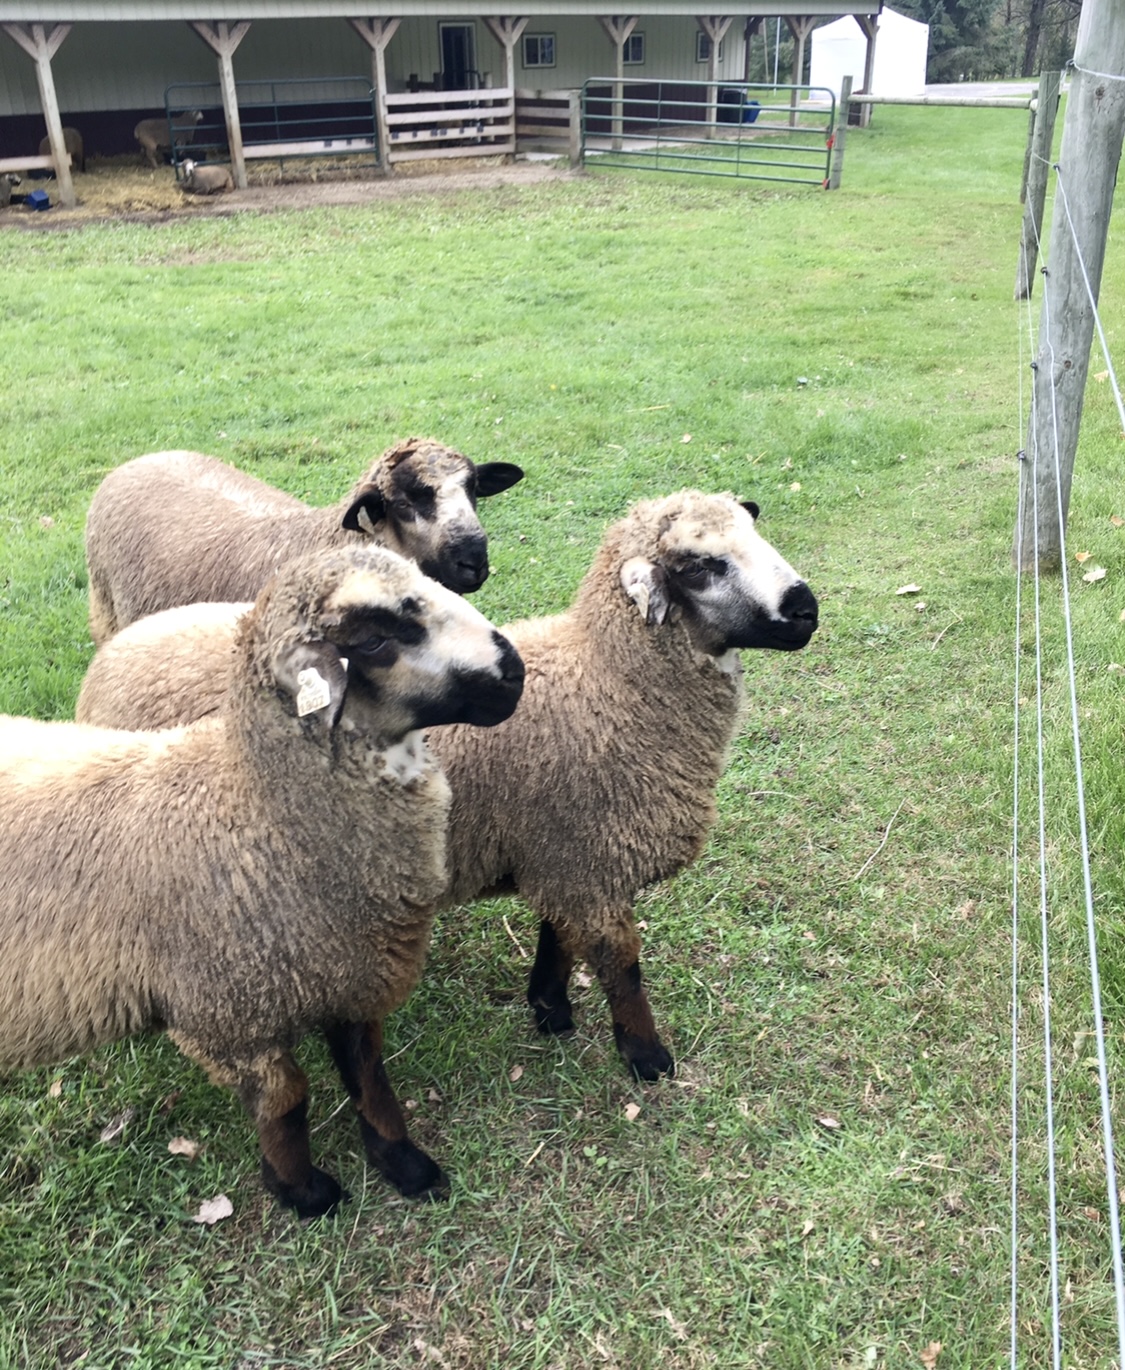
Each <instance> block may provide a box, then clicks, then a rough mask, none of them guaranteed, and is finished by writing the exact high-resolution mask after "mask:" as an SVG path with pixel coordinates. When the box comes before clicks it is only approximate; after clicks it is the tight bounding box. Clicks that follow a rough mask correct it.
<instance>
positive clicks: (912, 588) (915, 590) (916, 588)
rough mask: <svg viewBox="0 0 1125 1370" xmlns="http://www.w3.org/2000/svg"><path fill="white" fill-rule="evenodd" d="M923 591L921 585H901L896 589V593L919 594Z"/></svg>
mask: <svg viewBox="0 0 1125 1370" xmlns="http://www.w3.org/2000/svg"><path fill="white" fill-rule="evenodd" d="M921 593H922V587H921V586H920V585H900V586H899V588H898V589H897V590H896V591H895V594H896V595H919V594H921Z"/></svg>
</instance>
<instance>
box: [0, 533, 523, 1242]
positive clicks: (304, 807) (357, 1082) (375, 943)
mask: <svg viewBox="0 0 1125 1370" xmlns="http://www.w3.org/2000/svg"><path fill="white" fill-rule="evenodd" d="M222 674H223V676H224V680H225V684H224V686H223V702H222V704H221V706H220V709H219V712H218V714H217V715H216V716H215V717H214V718H208V719H203V720H201V721H199V722H196V723H193V724H191V725H189V726H187V727H184V728H176V729H170V730H168V731H165V732H149V733H134V732H117V731H110V730H107V729H101V728H89V727H85V726H82V725H80V724H73V723H40V722H34V721H31V720H28V719H18V718H7V719H3V718H0V869H2V870H3V872H4V880H3V885H2V889H0V945H2V946H3V948H4V955H3V957H2V958H0V1065H5V1066H8V1067H17V1068H19V1067H27V1066H33V1065H37V1064H46V1063H49V1062H54V1061H60V1060H65V1059H66V1058H67V1057H70V1056H73V1055H74V1054H76V1053H78V1052H87V1051H90V1050H92V1049H93V1048H95V1047H97V1046H98V1045H100V1044H102V1043H104V1042H111V1041H114V1040H116V1039H117V1038H120V1037H124V1036H126V1035H128V1034H132V1033H136V1032H142V1031H146V1030H152V1031H158V1030H166V1031H168V1032H169V1033H170V1035H171V1036H172V1038H173V1039H174V1040H175V1042H176V1043H177V1045H178V1046H179V1047H180V1048H181V1050H183V1051H184V1052H185V1053H186V1054H187V1055H188V1056H190V1057H191V1058H192V1059H193V1060H195V1061H197V1062H198V1063H199V1064H200V1065H202V1066H203V1067H204V1069H205V1070H206V1071H207V1072H208V1074H209V1075H210V1076H211V1078H212V1079H213V1080H214V1081H215V1082H216V1083H219V1084H225V1085H229V1086H231V1087H232V1088H234V1089H235V1090H236V1091H237V1092H238V1095H239V1097H240V1098H241V1100H242V1102H243V1103H244V1104H245V1106H246V1108H247V1109H248V1110H249V1112H250V1114H251V1116H252V1117H253V1118H254V1120H255V1122H256V1123H257V1127H258V1136H259V1141H260V1144H261V1151H262V1175H263V1179H264V1182H265V1184H266V1187H267V1188H268V1189H269V1190H270V1191H271V1192H272V1193H273V1194H274V1195H276V1196H277V1198H278V1199H279V1200H280V1202H281V1203H282V1204H283V1205H285V1206H287V1207H291V1208H294V1209H296V1211H297V1213H298V1214H300V1215H301V1216H302V1217H311V1216H315V1215H317V1214H320V1213H324V1212H327V1211H329V1210H330V1209H332V1208H333V1207H334V1206H335V1205H336V1203H337V1202H339V1200H340V1198H341V1197H342V1190H341V1189H340V1186H339V1185H338V1184H337V1182H336V1181H335V1180H334V1179H333V1178H332V1177H331V1176H330V1175H328V1174H326V1173H325V1172H323V1171H321V1170H318V1169H316V1167H314V1166H313V1164H312V1160H311V1157H310V1153H309V1136H308V1125H307V1121H306V1118H307V1092H308V1082H307V1080H306V1078H305V1076H304V1074H303V1073H302V1071H301V1070H300V1068H299V1066H298V1065H297V1063H296V1061H295V1060H294V1058H293V1055H292V1050H293V1048H294V1047H295V1046H296V1045H297V1043H298V1042H299V1041H300V1039H301V1038H302V1037H303V1036H304V1035H305V1034H306V1033H308V1032H310V1031H312V1030H314V1029H317V1028H320V1029H323V1030H324V1031H325V1034H326V1036H327V1038H328V1042H329V1046H330V1047H331V1050H332V1053H333V1056H334V1058H335V1060H336V1063H337V1066H338V1068H339V1070H340V1073H341V1075H342V1077H343V1079H344V1082H345V1084H346V1086H347V1088H348V1090H349V1092H350V1093H351V1095H352V1096H353V1098H354V1099H355V1102H356V1105H357V1108H358V1113H359V1124H360V1132H361V1135H362V1137H363V1141H364V1145H365V1150H366V1153H367V1157H368V1160H369V1161H370V1162H371V1164H372V1165H374V1166H375V1167H377V1168H378V1169H379V1170H380V1171H381V1172H382V1174H383V1175H384V1176H385V1177H386V1178H387V1179H388V1180H389V1181H390V1182H391V1183H392V1184H394V1185H395V1186H396V1187H397V1188H398V1189H399V1190H400V1191H401V1192H402V1193H404V1194H419V1193H440V1192H441V1190H442V1188H443V1186H444V1177H443V1176H442V1173H441V1171H440V1170H439V1168H438V1167H437V1166H436V1165H435V1163H434V1162H433V1161H432V1160H431V1159H430V1157H429V1156H427V1155H426V1154H425V1152H423V1151H421V1150H419V1148H418V1147H416V1146H415V1145H414V1144H413V1143H412V1142H411V1141H410V1140H409V1138H408V1137H407V1135H406V1127H405V1123H404V1121H403V1116H402V1112H401V1110H400V1109H399V1106H398V1103H397V1101H396V1099H395V1096H394V1092H393V1090H392V1089H391V1085H390V1082H389V1081H388V1079H387V1075H386V1071H385V1069H384V1067H383V1061H382V1029H383V1020H384V1018H385V1017H386V1015H387V1014H388V1013H389V1012H391V1010H392V1009H394V1008H395V1007H397V1006H398V1005H399V1004H401V1003H402V1002H403V1000H404V999H405V998H406V996H407V995H408V993H409V991H410V989H411V988H412V986H413V985H414V983H415V982H416V980H417V978H418V976H419V974H420V972H421V969H422V963H423V960H424V957H425V953H426V948H427V945H428V942H429V936H430V929H431V924H432V919H433V910H434V906H435V905H436V903H437V900H438V897H439V896H440V894H441V890H442V887H443V886H444V883H445V831H446V817H447V812H448V806H449V788H448V785H447V784H446V782H445V779H444V777H443V776H442V774H441V772H440V770H439V769H438V767H437V765H436V763H435V762H434V761H433V760H432V758H431V756H430V754H429V751H428V749H427V746H426V743H425V740H424V738H423V736H422V734H421V732H420V731H418V730H419V729H423V728H427V727H430V726H433V725H436V724H442V723H451V722H455V721H458V722H465V723H471V724H477V725H485V726H487V725H492V724H495V723H497V722H499V721H501V720H502V719H504V718H506V717H507V716H508V715H509V714H510V713H511V711H512V709H513V708H514V707H515V704H516V702H517V700H518V699H519V695H520V690H521V688H522V680H523V670H522V666H521V664H520V661H519V658H518V656H517V655H516V653H515V652H514V651H513V650H512V648H511V646H510V644H509V643H507V642H506V641H505V639H504V638H502V637H501V636H500V634H499V633H497V632H496V631H495V630H494V629H493V628H492V626H491V625H490V624H489V623H488V622H487V621H486V620H485V619H484V618H483V617H482V616H481V615H480V614H479V613H478V612H477V610H475V609H473V608H472V607H471V605H469V604H468V603H467V602H466V601H465V600H463V599H460V598H459V597H458V596H456V595H454V594H453V593H452V592H451V591H449V590H446V589H444V588H443V587H442V586H439V585H437V584H435V583H434V582H433V581H431V580H428V579H426V578H425V577H424V576H423V575H422V573H421V571H420V570H419V569H418V568H417V567H416V566H414V565H413V564H411V563H409V562H406V561H404V560H403V559H402V558H401V557H398V556H396V555H395V554H394V553H393V552H390V551H388V550H387V549H385V548H381V547H349V548H338V549H334V550H330V551H328V552H322V553H320V554H318V555H314V556H312V557H308V558H304V559H300V560H298V561H296V562H294V563H291V564H290V565H289V566H287V567H286V568H285V570H284V571H283V572H282V573H281V574H280V575H279V576H278V577H277V579H276V580H275V581H273V582H271V584H270V585H269V586H268V587H267V588H266V589H265V590H264V591H263V592H262V594H261V595H260V596H259V598H258V600H257V603H256V604H255V605H254V606H253V607H252V608H251V609H250V610H249V611H248V612H247V613H246V614H245V615H244V617H243V618H242V620H241V624H240V627H239V629H238V632H237V635H236V639H235V641H234V643H233V646H232V647H231V649H230V651H229V652H228V661H227V662H226V663H225V669H222Z"/></svg>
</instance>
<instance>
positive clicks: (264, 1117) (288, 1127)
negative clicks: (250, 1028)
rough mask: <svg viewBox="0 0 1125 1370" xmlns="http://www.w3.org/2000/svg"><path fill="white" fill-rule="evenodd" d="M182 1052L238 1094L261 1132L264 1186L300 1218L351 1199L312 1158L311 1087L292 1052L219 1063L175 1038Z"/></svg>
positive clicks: (193, 1046)
mask: <svg viewBox="0 0 1125 1370" xmlns="http://www.w3.org/2000/svg"><path fill="white" fill-rule="evenodd" d="M172 1036H173V1038H174V1039H175V1041H176V1044H177V1046H179V1048H180V1050H181V1051H183V1052H184V1053H185V1055H187V1056H190V1057H191V1058H192V1060H193V1061H197V1062H198V1063H199V1064H200V1065H201V1066H202V1067H203V1069H204V1070H206V1072H207V1073H208V1075H210V1077H211V1079H212V1080H214V1081H215V1083H216V1084H222V1085H227V1086H229V1087H230V1088H232V1089H234V1090H235V1092H236V1093H237V1094H238V1097H239V1098H240V1099H241V1100H242V1103H243V1106H244V1107H245V1109H246V1111H247V1112H248V1113H249V1114H250V1116H251V1117H252V1118H253V1119H254V1122H255V1123H256V1124H257V1127H258V1143H259V1145H260V1146H261V1149H262V1183H263V1184H264V1185H265V1187H266V1189H268V1190H269V1192H270V1193H271V1194H272V1195H274V1197H275V1198H276V1199H277V1200H278V1202H279V1203H280V1204H282V1206H283V1207H285V1208H292V1209H294V1210H295V1211H296V1213H297V1216H298V1217H300V1218H319V1217H320V1216H321V1215H322V1214H324V1213H331V1212H332V1210H333V1209H334V1208H335V1207H336V1205H337V1204H338V1203H340V1202H341V1200H343V1199H346V1198H347V1197H348V1195H347V1193H346V1192H345V1191H344V1190H343V1189H341V1187H340V1186H339V1185H338V1184H337V1183H336V1181H335V1180H334V1179H333V1178H332V1176H331V1175H329V1174H328V1173H327V1172H326V1171H323V1170H318V1169H317V1168H316V1166H314V1165H313V1163H312V1156H311V1154H310V1152H309V1124H308V1109H309V1082H308V1079H307V1078H306V1076H305V1072H304V1071H303V1070H302V1069H301V1067H300V1066H299V1065H298V1064H297V1062H296V1061H295V1060H294V1059H293V1057H292V1056H291V1055H290V1053H289V1052H288V1051H282V1050H280V1049H279V1050H277V1051H271V1052H267V1053H265V1054H263V1055H261V1056H255V1057H253V1058H252V1059H250V1060H248V1061H247V1060H224V1061H217V1060H215V1059H214V1058H213V1057H210V1056H208V1055H207V1053H206V1052H205V1051H203V1050H200V1049H198V1048H197V1047H196V1046H195V1045H194V1044H193V1043H192V1042H191V1041H190V1039H187V1038H184V1037H183V1036H181V1035H180V1034H179V1033H173V1034H172Z"/></svg>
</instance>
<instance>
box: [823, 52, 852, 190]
mask: <svg viewBox="0 0 1125 1370" xmlns="http://www.w3.org/2000/svg"><path fill="white" fill-rule="evenodd" d="M851 100H852V78H851V77H850V76H845V77H843V78H842V79H841V81H840V103H839V106H838V107H837V111H836V127H835V128H834V129H833V130H832V162H831V165H830V167H829V170H828V187H827V188H828V189H829V190H839V189H840V180H841V178H842V177H843V174H844V139H845V137H846V135H847V132H848V110H849V109H851Z"/></svg>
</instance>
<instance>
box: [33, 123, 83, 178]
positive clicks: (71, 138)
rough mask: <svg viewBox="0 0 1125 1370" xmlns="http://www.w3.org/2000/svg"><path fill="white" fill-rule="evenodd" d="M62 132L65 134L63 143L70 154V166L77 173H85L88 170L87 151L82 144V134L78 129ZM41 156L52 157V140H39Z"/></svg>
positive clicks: (68, 129) (67, 129)
mask: <svg viewBox="0 0 1125 1370" xmlns="http://www.w3.org/2000/svg"><path fill="white" fill-rule="evenodd" d="M62 132H63V143H64V144H65V146H66V150H67V152H69V153H70V165H71V167H72V168H73V170H75V171H85V170H86V151H85V148H84V147H83V144H82V135H81V133H79V132H78V130H77V129H76V128H64V129H63V131H62ZM39 155H40V157H50V155H51V140H50V138H41V139H40V140H39Z"/></svg>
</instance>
